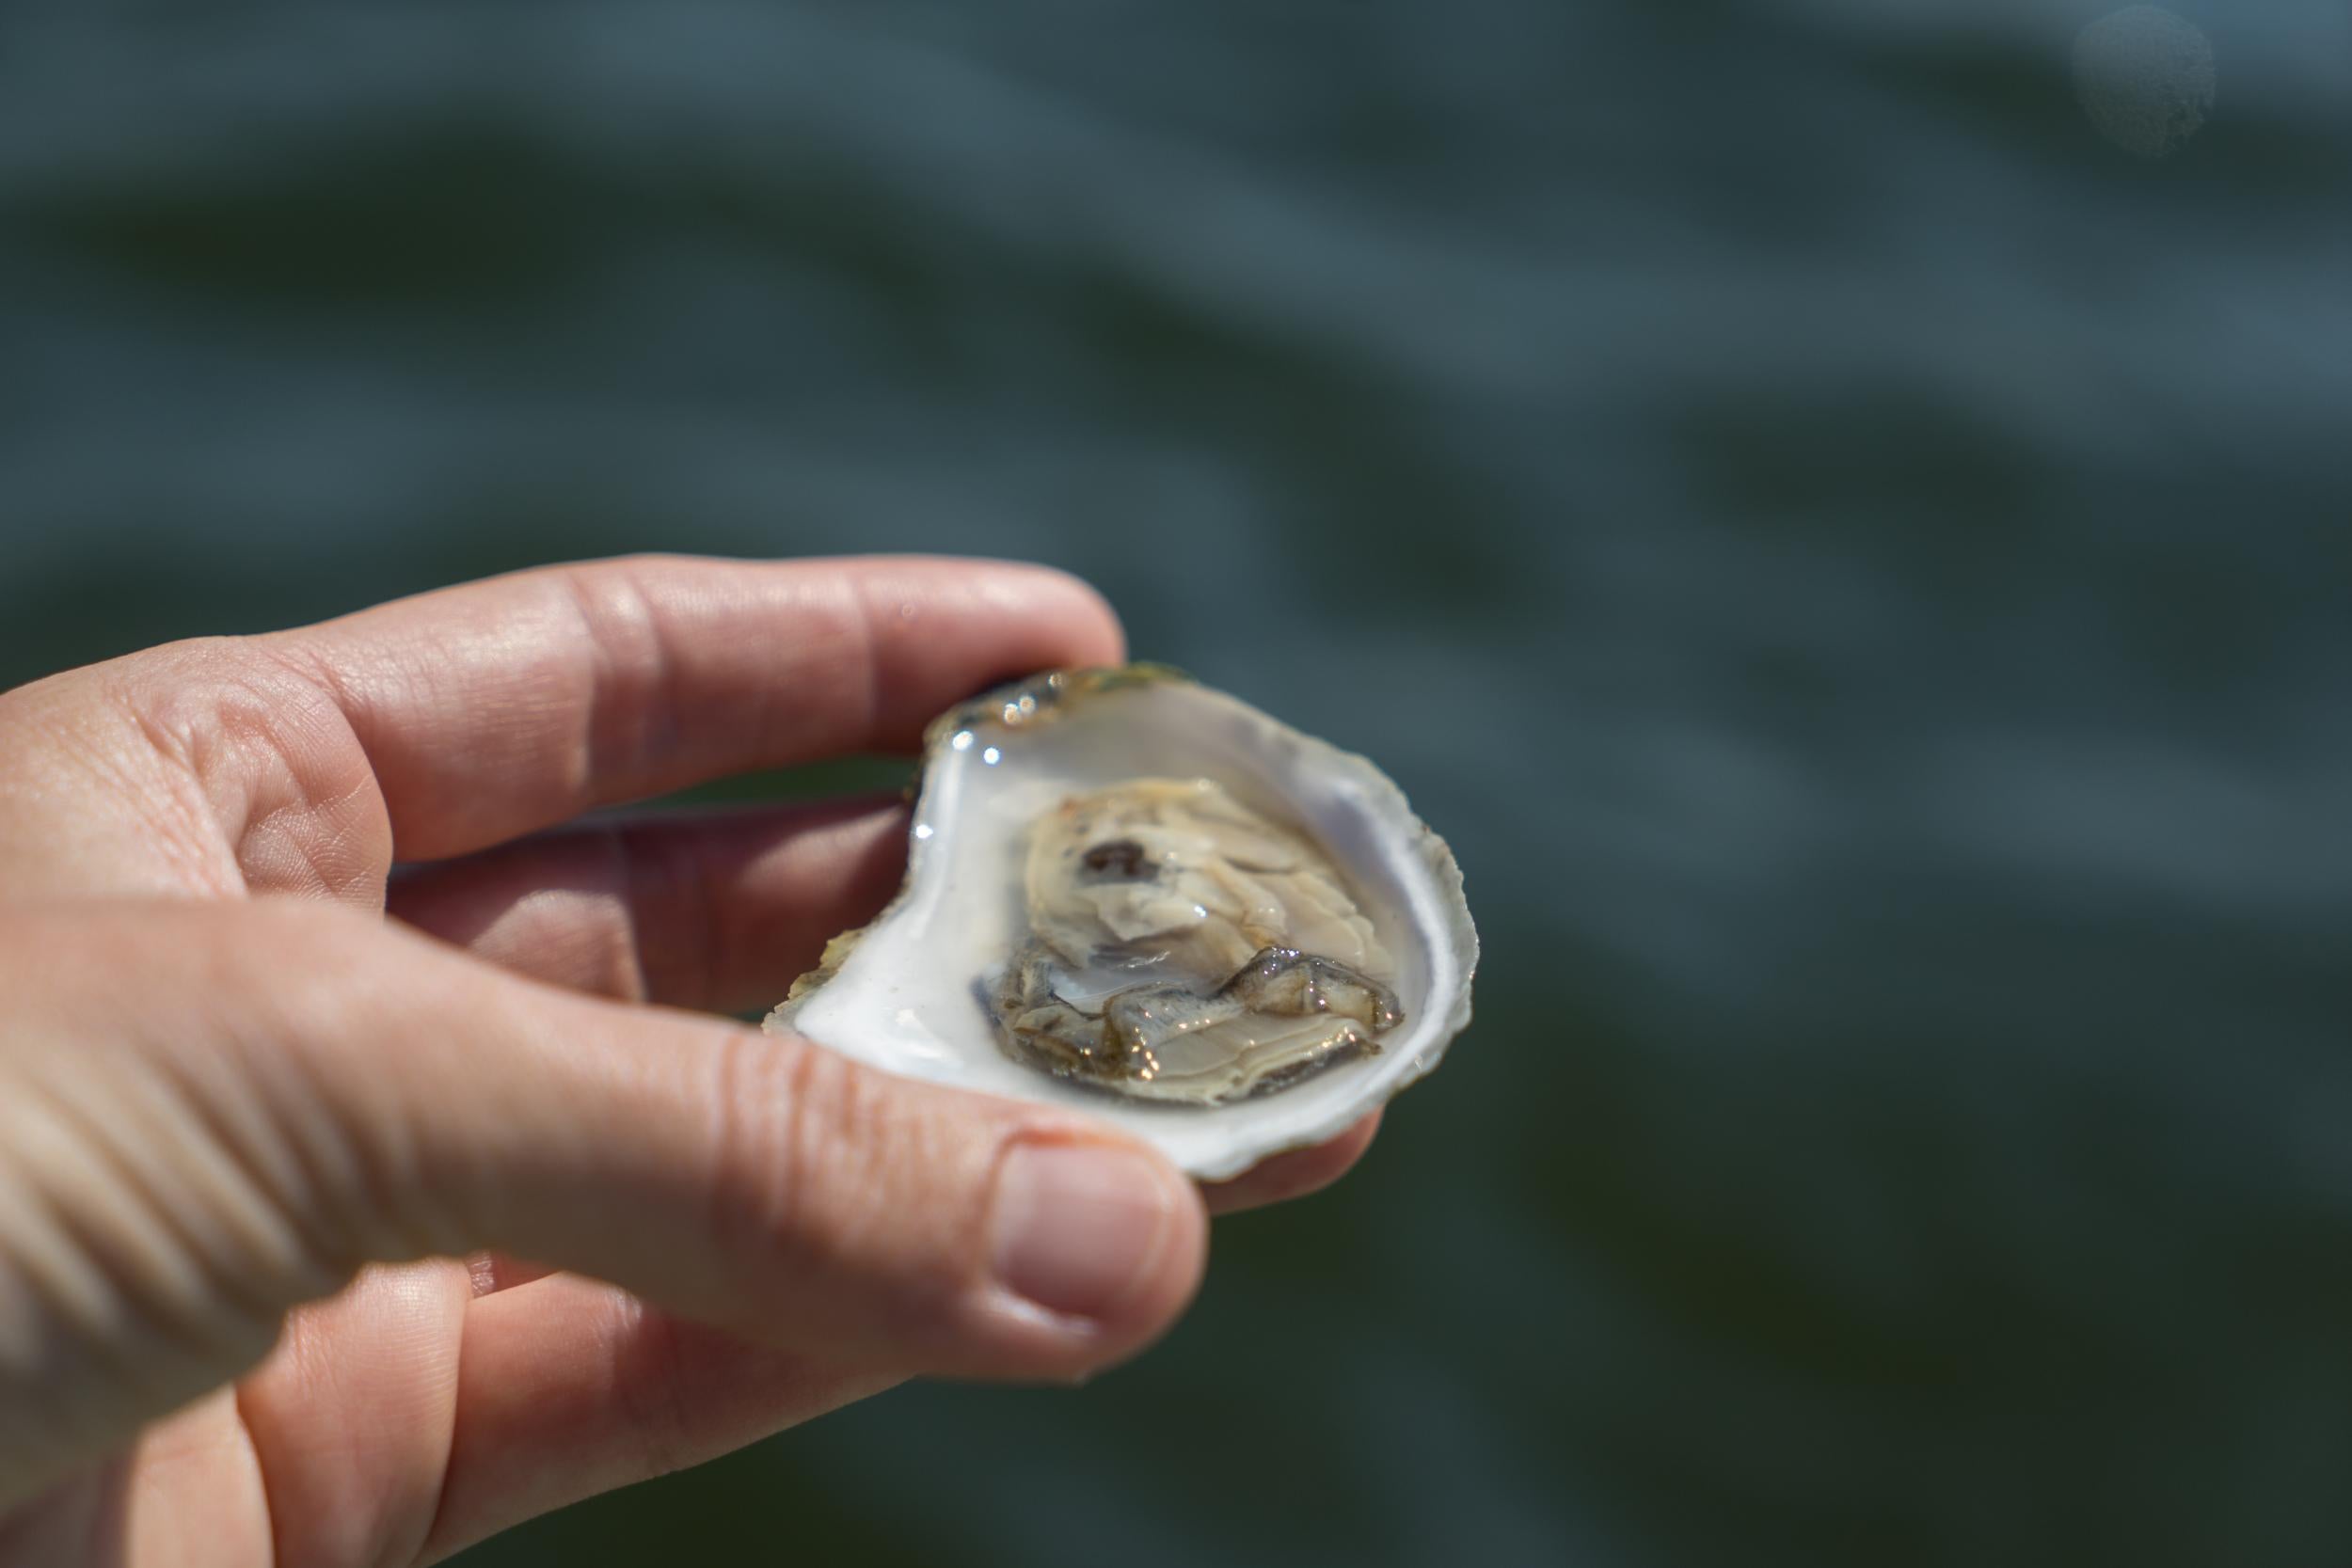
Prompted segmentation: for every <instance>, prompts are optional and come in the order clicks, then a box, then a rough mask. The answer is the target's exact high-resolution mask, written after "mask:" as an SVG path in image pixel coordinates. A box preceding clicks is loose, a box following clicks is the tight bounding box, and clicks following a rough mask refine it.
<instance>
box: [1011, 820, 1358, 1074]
mask: <svg viewBox="0 0 2352 1568" xmlns="http://www.w3.org/2000/svg"><path fill="white" fill-rule="evenodd" d="M1025 882H1026V890H1027V913H1028V922H1029V926H1028V934H1027V936H1026V937H1025V939H1024V941H1023V942H1022V943H1021V945H1020V946H1019V947H1018V948H1017V949H1015V951H1014V953H1013V956H1012V961H1011V962H1010V963H1009V964H1008V965H1007V966H1006V968H1005V969H1004V971H1003V972H1002V973H1001V974H999V975H997V976H996V977H995V979H994V983H993V985H991V986H990V987H989V988H988V990H989V997H988V1000H989V1006H990V1007H991V1009H992V1010H993V1012H994V1014H995V1017H996V1022H997V1024H998V1026H999V1027H1000V1028H1001V1029H1002V1030H1003V1031H1004V1037H1005V1039H1006V1041H1007V1043H1008V1044H1009V1045H1010V1046H1011V1048H1012V1050H1013V1052H1014V1053H1015V1054H1017V1055H1021V1056H1025V1057H1026V1058H1027V1059H1029V1060H1031V1061H1034V1062H1035V1063H1037V1065H1038V1066H1040V1067H1042V1068H1044V1069H1047V1070H1048V1071H1052V1072H1058V1073H1063V1074H1066V1075H1068V1076H1070V1077H1073V1078H1078V1079H1083V1080H1085V1081H1087V1082H1089V1083H1095V1084H1100V1085H1104V1087H1107V1088H1113V1089H1118V1090H1120V1091H1122V1092H1124V1093H1127V1094H1132V1095H1136V1096H1138V1097H1140V1098H1143V1099H1148V1100H1172V1101H1195V1102H1203V1103H1205V1102H1211V1101H1222V1100H1230V1099H1232V1098H1234V1097H1236V1096H1239V1095H1244V1094H1252V1093H1257V1092H1261V1091H1263V1090H1267V1089H1273V1088H1279V1087H1281V1086H1282V1085H1286V1084H1291V1083H1295V1082H1296V1081H1297V1080H1298V1079H1300V1078H1302V1077H1304V1076H1306V1075H1307V1074H1308V1073H1310V1072H1313V1071H1315V1070H1316V1069H1319V1068H1323V1067H1327V1066H1329V1065H1331V1064H1332V1063H1334V1062H1338V1061H1343V1060H1345V1059H1346V1058H1348V1057H1350V1056H1353V1055H1356V1054H1359V1053H1362V1052H1365V1051H1368V1050H1377V1049H1378V1046H1377V1045H1376V1044H1375V1043H1374V1042H1375V1039H1376V1037H1378V1036H1381V1035H1384V1034H1386V1033H1388V1032H1389V1031H1390V1030H1391V1029H1392V1028H1394V1027H1395V1026H1396V1024H1397V1022H1398V1019H1399V1017H1400V1016H1401V1015H1400V1014H1399V1011H1398V1007H1397V1000H1396V993H1395V992H1394V991H1392V990H1390V989H1389V988H1388V987H1387V985H1385V984H1384V983H1383V982H1382V981H1381V980H1380V979H1379V978H1377V977H1376V976H1378V975H1382V974H1387V973H1388V972H1389V969H1390V963H1389V955H1388V950H1387V949H1385V948H1383V947H1382V946H1381V945H1380V939H1379V937H1378V936H1377V935H1376V934H1375V932H1374V930H1373V928H1372V922H1371V921H1369V920H1367V919H1365V918H1364V916H1363V913H1362V911H1359V910H1358V909H1357V908H1356V903H1355V900H1354V899H1353V898H1352V897H1351V896H1350V895H1349V894H1348V891H1347V888H1346V886H1345V884H1344V882H1343V880H1342V879H1341V877H1340V874H1339V872H1338V870H1337V869H1336V868H1335V867H1333V866H1332V864H1331V863H1330V862H1329V861H1327V860H1326V859H1325V858H1324V856H1323V853H1322V851H1321V850H1319V849H1317V848H1316V847H1314V846H1313V845H1311V844H1310V843H1308V842H1307V841H1306V840H1305V839H1304V838H1301V837H1300V836H1299V835H1298V834H1296V833H1294V832H1289V831H1288V830H1286V829H1283V828H1279V827H1277V826H1276V825H1275V824H1273V823H1271V822H1269V821H1267V820H1266V819H1265V818H1264V817H1263V816H1259V815H1258V814H1257V813H1256V812H1253V811H1251V810H1250V809H1249V808H1248V807H1247V806H1245V805H1243V804H1242V803H1241V802H1240V801H1238V800H1234V799H1233V798H1232V795H1230V794H1228V793H1227V792H1226V789H1225V787H1224V786H1223V785H1222V784H1218V783H1216V781H1215V780H1214V779H1200V778H1196V779H1136V780H1132V781H1130V782H1128V783H1126V784H1113V785H1112V786H1111V787H1110V788H1108V789H1099V790H1096V791H1094V792H1092V793H1091V794H1088V795H1078V796H1072V797H1070V798H1069V799H1067V800H1063V801H1062V802H1061V803H1060V804H1059V805H1058V806H1057V807H1055V808H1054V809H1053V810H1052V811H1050V812H1048V813H1047V814H1046V815H1045V816H1042V817H1041V818H1040V819H1039V820H1038V822H1037V823H1036V824H1035V825H1034V826H1033V827H1032V828H1031V829H1030V832H1029V855H1028V867H1027V876H1026V879H1025Z"/></svg>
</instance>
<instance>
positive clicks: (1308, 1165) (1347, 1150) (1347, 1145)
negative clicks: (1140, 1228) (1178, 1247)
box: [1200, 1111, 1380, 1214]
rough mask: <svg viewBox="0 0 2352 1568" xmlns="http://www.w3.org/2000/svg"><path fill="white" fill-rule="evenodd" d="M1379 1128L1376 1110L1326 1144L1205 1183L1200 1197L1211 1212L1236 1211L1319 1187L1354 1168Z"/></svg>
mask: <svg viewBox="0 0 2352 1568" xmlns="http://www.w3.org/2000/svg"><path fill="white" fill-rule="evenodd" d="M1379 1131H1380V1113H1379V1112H1378V1111H1374V1112H1373V1113H1372V1114H1370V1115H1369V1116H1367V1117H1363V1118H1362V1119H1361V1120H1359V1121H1358V1122H1357V1123H1355V1124H1354V1125H1353V1126H1351V1127H1349V1128H1348V1129H1347V1131H1346V1132H1342V1133H1341V1134H1340V1135H1339V1136H1338V1137H1336V1138H1333V1139H1331V1140H1330V1141H1329V1142H1327V1143H1321V1144H1317V1145H1315V1146H1314V1147H1313V1148H1299V1149H1293V1150H1292V1151H1291V1152H1289V1153H1287V1154H1277V1155H1275V1156H1274V1157H1273V1158H1272V1159H1270V1160H1265V1161H1263V1162H1261V1163H1260V1164H1256V1165H1254V1166H1252V1167H1251V1168H1250V1169H1248V1170H1247V1171H1244V1172H1243V1173H1242V1174H1241V1175H1239V1176H1236V1177H1234V1178H1233V1179H1232V1180H1230V1181H1212V1182H1204V1183H1203V1184H1202V1185H1201V1188H1200V1196H1201V1198H1202V1201H1203V1202H1204V1203H1205V1204H1206V1206H1207V1210H1208V1212H1210V1213H1212V1214H1237V1213H1240V1212H1243V1211H1245V1210H1248V1209H1263V1208H1264V1207H1265V1206H1266V1205H1268V1204H1272V1203H1283V1202H1287V1201H1289V1200H1290V1199H1292V1198H1295V1197H1304V1196H1307V1195H1308V1194H1310V1193H1314V1192H1320V1191H1322V1190H1323V1189H1324V1188H1326V1187H1327V1186H1329V1185H1331V1183H1333V1182H1334V1181H1337V1180H1339V1179H1340V1178H1341V1177H1343V1176H1345V1175H1346V1174H1347V1173H1348V1172H1349V1171H1350V1170H1352V1169H1354V1168H1355V1165H1356V1162H1357V1161H1359V1160H1360V1159H1362V1158H1363V1156H1364V1151H1365V1150H1366V1149H1368V1148H1371V1147H1372V1140H1373V1138H1374V1136H1375V1134H1377V1133H1378V1132H1379Z"/></svg>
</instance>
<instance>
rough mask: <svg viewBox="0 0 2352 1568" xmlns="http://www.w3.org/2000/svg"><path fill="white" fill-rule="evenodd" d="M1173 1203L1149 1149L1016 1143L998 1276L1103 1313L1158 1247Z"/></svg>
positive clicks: (998, 1230)
mask: <svg viewBox="0 0 2352 1568" xmlns="http://www.w3.org/2000/svg"><path fill="white" fill-rule="evenodd" d="M1172 1206H1173V1198H1172V1196H1171V1195H1170V1194H1169V1192H1168V1187H1167V1184H1166V1183H1165V1182H1164V1181H1163V1180H1162V1179H1161V1177H1160V1172H1159V1168H1158V1167H1157V1166H1156V1165H1154V1164H1152V1163H1151V1162H1150V1161H1149V1160H1146V1159H1145V1158H1144V1157H1143V1156H1142V1155H1140V1154H1136V1153H1133V1152H1131V1151H1129V1150H1127V1149H1123V1148H1106V1147H1104V1146H1103V1145H1100V1144H1038V1143H1024V1144H1016V1145H1014V1146H1013V1148H1012V1151H1011V1152H1010V1153H1009V1154H1007V1155H1006V1156H1005V1164H1004V1168H1003V1169H1002V1170H1001V1171H999V1172H998V1173H997V1177H996V1205H995V1210H994V1213H993V1226H994V1237H993V1240H994V1257H995V1269H996V1278H997V1281H998V1282H999V1283H1000V1284H1002V1285H1003V1286H1004V1287H1005V1288H1006V1289H1007V1290H1009V1291H1012V1292H1013V1293H1014V1294H1016V1295H1020V1296H1025V1297H1026V1298H1028V1299H1029V1300H1030V1301H1033V1302H1035V1303H1036V1304H1037V1305H1038V1306H1040V1307H1044V1308H1045V1309H1046V1310H1047V1311H1049V1312H1058V1313H1061V1314H1063V1315H1065V1316H1069V1317H1077V1318H1099V1317H1103V1316H1104V1315H1106V1314H1107V1313H1108V1312H1109V1311H1110V1310H1111V1309H1112V1308H1113V1307H1117V1306H1118V1305H1119V1304H1120V1302H1121V1301H1123V1300H1124V1299H1125V1298H1126V1296H1127V1295H1128V1293H1129V1292H1130V1291H1133V1290H1134V1289H1135V1287H1136V1283H1137V1282H1138V1281H1140V1280H1141V1279H1142V1278H1143V1277H1144V1275H1145V1273H1146V1271H1147V1270H1148V1269H1149V1268H1150V1267H1151V1265H1152V1262H1153V1260H1154V1259H1156V1258H1157V1257H1158V1255H1159V1250H1160V1243H1161V1240H1162V1238H1163V1236H1164V1235H1165V1233H1166V1231H1167V1229H1168V1211H1169V1209H1170V1208H1171V1207H1172Z"/></svg>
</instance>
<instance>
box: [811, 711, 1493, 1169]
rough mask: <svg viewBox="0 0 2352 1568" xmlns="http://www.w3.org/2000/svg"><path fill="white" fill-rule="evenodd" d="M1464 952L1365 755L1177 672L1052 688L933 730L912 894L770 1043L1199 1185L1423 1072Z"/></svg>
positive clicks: (1415, 824)
mask: <svg viewBox="0 0 2352 1568" xmlns="http://www.w3.org/2000/svg"><path fill="white" fill-rule="evenodd" d="M1476 959H1477V936H1476V933H1475V931H1474V929H1473V928H1472V927H1471V924H1470V911H1469V909H1468V907H1467V906H1466V905H1465V903H1464V902H1463V898H1462V879H1461V874H1460V872H1459V871H1458V870H1456V869H1455V867H1454V858H1453V856H1452V854H1451V853H1450V852H1448V850H1447V849H1446V847H1445V845H1444V843H1443V842H1442V841H1441V840H1439V839H1438V837H1437V835H1436V834H1434V833H1432V832H1430V831H1429V830H1428V829H1427V828H1426V827H1424V826H1423V825H1422V823H1421V821H1420V820H1419V818H1417V817H1415V816H1413V814H1412V811H1411V809H1410V808H1409V807H1408V806H1407V805H1406V801H1405V798H1404V796H1403V795H1402V794H1401V793H1399V792H1398V790H1397V788H1396V786H1395V785H1394V784H1391V783H1390V782H1389V781H1388V779H1387V778H1386V777H1385V776H1383V775H1382V774H1381V772H1380V771H1379V769H1377V768H1375V767H1374V766H1373V765H1372V764H1371V763H1369V762H1367V761H1365V760H1364V759H1363V758H1361V757H1359V756H1354V755H1351V754H1349V753H1347V752H1341V751H1339V750H1338V749H1336V748H1334V747H1331V746H1329V745H1327V744H1326V743H1324V742H1322V741H1319V740H1315V739H1313V738H1311V736H1305V735H1301V734H1299V733H1298V732H1297V731H1295V730H1293V729H1291V728H1289V727H1288V726H1286V725H1283V724H1281V723H1279V722H1278V721H1275V720H1273V719H1271V718H1269V717H1267V716H1266V715H1265V714H1263V713H1261V712H1259V711H1258V710H1256V709H1255V708H1252V707H1250V706H1248V705H1246V704H1244V703H1242V702H1240V701H1238V700H1237V699H1235V698H1232V697H1230V696H1227V695H1225V694H1224V693H1222V692H1218V691H1214V690H1211V689H1208V688H1206V687H1202V686H1199V685H1196V684H1194V683H1193V682H1191V681H1189V680H1187V679H1185V678H1184V677H1183V676H1181V675H1179V674H1177V673H1174V672H1173V671H1168V670H1165V669H1162V668H1159V667H1155V666H1130V667H1127V668H1125V669H1120V670H1087V671H1064V672H1058V673H1053V674H1050V675H1044V676H1041V677H1038V678H1036V679H1034V680H1031V681H1026V682H1023V683H1020V684H1018V685H1015V686H1011V687H1007V688H1005V689H1001V690H999V691H995V692H993V693H991V694H989V695H988V696H986V697H983V698H980V699H978V700H977V701H976V702H974V703H970V704H967V705H963V706H961V707H959V708H957V709H954V710H951V711H950V712H948V713H947V714H946V715H943V716H942V717H941V718H940V719H939V720H938V721H935V722H934V723H933V724H932V726H931V728H930V732H929V733H928V735H927V736H926V739H925V754H924V772H923V780H922V784H921V788H920V792H919V795H918V798H917V800H916V803H915V810H914V827H913V830H912V835H911V840H910V844H909V853H908V866H907V877H906V882H905V885H904V886H903V887H902V888H901V889H900V891H899V894H898V898H897V899H896V900H894V901H893V903H892V904H891V906H890V907H889V908H888V909H887V910H885V911H883V912H882V915H881V916H880V917H878V918H877V919H876V920H875V921H874V922H873V923H872V924H871V925H869V926H866V927H863V928H861V929H859V930H856V931H850V932H845V933H843V934H842V935H841V936H839V937H836V938H835V939H834V942H832V943H831V944H830V945H829V946H828V947H827V949H826V952H825V956H824V958H823V961H822V963H821V964H820V966H819V967H818V969H817V970H816V971H815V972H814V973H812V974H806V975H803V976H802V977H801V979H800V980H799V981H798V982H797V983H795V985H794V986H793V987H792V991H791V995H790V997H789V998H788V999H787V1001H786V1002H785V1003H784V1005H783V1006H779V1007H778V1008H777V1009H776V1010H775V1011H774V1012H773V1013H771V1015H770V1017H769V1020H768V1027H769V1028H770V1029H771V1030H773V1031H779V1032H781V1031H784V1030H787V1029H788V1030H790V1031H792V1032H794V1033H797V1034H800V1035H802V1036H804V1037H807V1038H809V1039H812V1040H815V1041H816V1042H818V1044H820V1045H824V1046H827V1047H830V1048H832V1049H834V1050H836V1051H839V1052H841V1053H844V1054H847V1055H850V1056H853V1057H856V1058H858V1059H860V1060H863V1061H866V1062H868V1063H870V1064H872V1065H874V1066H877V1067H881V1068H883V1069H889V1070H892V1071H896V1072H899V1073H903V1074H907V1075H910V1076H914V1077H921V1078H928V1079H933V1080H936V1081H939V1082H943V1083H948V1084H953V1085H959V1086H961V1087H965V1088H971V1089H977V1090H980V1091H983V1092H988V1093H993V1094H1009V1095H1017V1096H1022V1097H1025V1098H1028V1099H1033V1100H1042V1101H1052V1102H1057V1103H1062V1104H1067V1105H1069V1106H1072V1107H1073V1108H1076V1109H1081V1110H1084V1111H1086V1112H1088V1113H1089V1114H1092V1115H1095V1116H1099V1117H1106V1118H1107V1119H1109V1120H1112V1121H1115V1122H1117V1123H1119V1124H1120V1126H1121V1127H1122V1128H1123V1129H1125V1130H1126V1131H1128V1132H1132V1133H1134V1134H1135V1135H1136V1136H1138V1137H1141V1138H1144V1139H1146V1140H1147V1141H1150V1142H1152V1143H1154V1144H1156V1145H1158V1146H1159V1147H1160V1148H1161V1149H1162V1150H1163V1151H1165V1152H1166V1153H1167V1154H1168V1156H1169V1157H1170V1158H1171V1159H1173V1160H1174V1161H1176V1163H1177V1164H1181V1165H1183V1166H1184V1168H1185V1169H1187V1170H1188V1171H1190V1172H1192V1173H1193V1174H1194V1175H1196V1176H1200V1177H1203V1178H1207V1179H1218V1178H1223V1177H1229V1176H1232V1175H1235V1174H1238V1173H1239V1172H1240V1171H1242V1170H1244V1169H1247V1168H1248V1166H1249V1165H1251V1164H1255V1163H1257V1162H1258V1161H1259V1160H1261V1159H1263V1158H1265V1157H1266V1156H1267V1155H1270V1154H1274V1153H1278V1152H1280V1151H1281V1150H1283V1149H1287V1148H1300V1147H1304V1146H1307V1145H1310V1144H1313V1143H1317V1142H1320V1141H1322V1140H1323V1139H1325V1138H1327V1137H1330V1136H1333V1135H1335V1134H1337V1133H1338V1132H1341V1131H1343V1129H1344V1128H1346V1127H1347V1126H1348V1125H1349V1124H1350V1123H1351V1122H1353V1121H1354V1120H1356V1119H1357V1118H1358V1117H1360V1116H1362V1115H1363V1114H1364V1113H1365V1112H1367V1111H1369V1110H1371V1109H1373V1108H1374V1107H1375V1106H1377V1105H1378V1104H1380V1103H1381V1102H1382V1101H1385V1100H1387V1099H1388V1098H1389V1096H1391V1094H1394V1093H1395V1092H1396V1091H1397V1090H1398V1089H1400V1088H1402V1087H1404V1085H1406V1084H1408V1083H1411V1082H1412V1081H1413V1080H1414V1079H1416V1078H1418V1077H1420V1076H1421V1075H1422V1073H1424V1072H1426V1071H1428V1070H1429V1069H1431V1068H1433V1067H1435V1066H1436V1065H1437V1062H1438V1056H1439V1055H1440V1054H1441V1053H1443V1051H1444V1049H1445V1047H1446V1044H1447V1043H1448V1041H1450V1040H1451V1039H1452V1038H1453V1037H1454V1035H1455V1034H1457V1033H1459V1032H1460V1030H1461V1029H1462V1027H1463V1026H1464V1025H1465V1024H1466V1023H1467V1022H1469V1019H1470V973H1471V970H1472V968H1473V966H1474V965H1475V963H1476Z"/></svg>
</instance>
